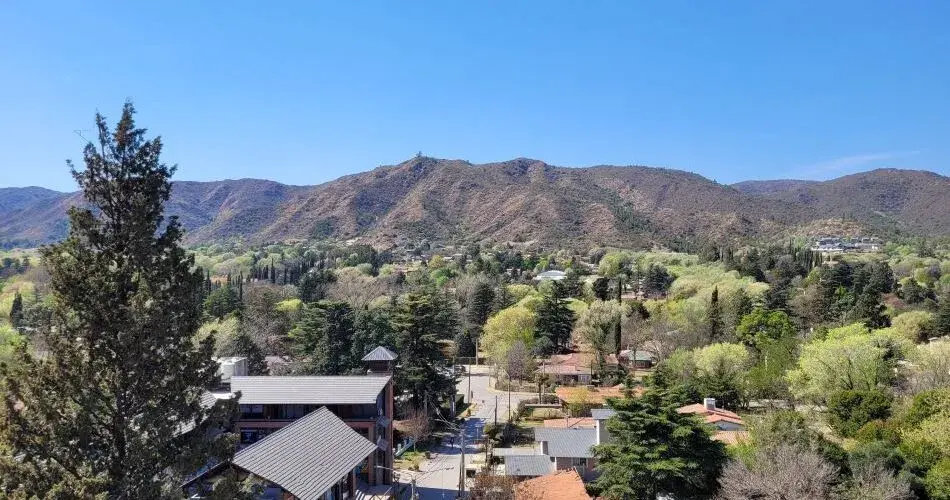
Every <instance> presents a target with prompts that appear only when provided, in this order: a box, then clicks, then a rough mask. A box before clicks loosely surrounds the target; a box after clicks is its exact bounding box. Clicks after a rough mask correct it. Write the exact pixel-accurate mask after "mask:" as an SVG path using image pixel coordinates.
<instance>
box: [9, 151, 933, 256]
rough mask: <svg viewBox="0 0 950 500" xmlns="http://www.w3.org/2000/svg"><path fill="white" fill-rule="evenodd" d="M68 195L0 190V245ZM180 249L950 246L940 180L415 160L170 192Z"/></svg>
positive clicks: (36, 227) (60, 229) (52, 221)
mask: <svg viewBox="0 0 950 500" xmlns="http://www.w3.org/2000/svg"><path fill="white" fill-rule="evenodd" d="M82 203H83V200H82V195H81V194H80V193H61V192H57V191H51V190H48V189H44V188H38V187H26V188H0V246H6V247H10V246H34V245H38V244H43V243H49V242H52V241H56V240H58V239H60V238H62V237H63V236H64V235H65V234H66V231H67V230H68V220H67V217H66V210H67V209H68V208H69V207H70V206H74V205H79V204H82ZM167 213H168V214H169V215H176V216H178V217H179V219H180V220H181V221H182V223H183V225H184V227H185V228H186V229H187V231H188V232H187V237H186V243H188V244H192V245H198V244H205V243H210V242H215V241H222V240H230V239H241V240H244V241H247V242H250V243H263V242H268V241H284V240H290V239H308V238H336V239H341V240H353V239H356V240H358V241H362V242H366V243H370V244H373V245H376V246H379V247H387V246H391V245H396V244H401V243H405V242H408V241H419V240H421V239H429V240H438V241H463V240H464V241H471V240H477V241H491V242H536V243H538V244H541V245H547V246H558V247H572V248H586V247H590V246H593V245H616V246H625V247H647V246H653V245H662V246H675V245H676V244H684V243H685V244H688V243H695V242H705V241H717V242H722V241H751V240H762V239H767V240H782V239H787V238H789V237H793V236H816V235H823V234H836V235H843V236H857V235H878V236H884V237H888V236H893V235H909V236H913V235H919V236H946V235H950V178H948V177H944V176H941V175H938V174H935V173H932V172H926V171H916V170H897V169H880V170H873V171H869V172H863V173H858V174H854V175H848V176H844V177H840V178H837V179H833V180H829V181H821V182H819V181H801V180H774V181H745V182H740V183H738V184H733V185H723V184H719V183H716V182H714V181H712V180H709V179H706V178H704V177H702V176H700V175H697V174H694V173H690V172H685V171H680V170H670V169H663V168H652V167H642V166H626V167H617V166H596V167H586V168H566V167H556V166H552V165H548V164H546V163H544V162H542V161H538V160H531V159H525V158H519V159H515V160H511V161H506V162H501V163H489V164H481V165H475V164H471V163H469V162H466V161H461V160H442V159H435V158H428V157H417V158H413V159H411V160H408V161H405V162H402V163H400V164H398V165H392V166H385V167H379V168H376V169H374V170H371V171H368V172H363V173H359V174H353V175H348V176H345V177H341V178H339V179H336V180H333V181H330V182H327V183H324V184H319V185H315V186H290V185H285V184H281V183H278V182H273V181H268V180H257V179H240V180H223V181H213V182H193V181H178V182H175V183H174V187H173V189H172V197H171V200H170V202H169V204H168V206H167Z"/></svg>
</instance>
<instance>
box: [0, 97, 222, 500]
mask: <svg viewBox="0 0 950 500" xmlns="http://www.w3.org/2000/svg"><path fill="white" fill-rule="evenodd" d="M133 114H134V109H133V107H132V105H131V103H126V105H125V107H124V108H123V112H122V118H121V119H120V120H119V122H118V124H117V126H116V128H115V131H114V132H113V131H110V130H109V129H108V127H107V125H106V121H105V119H104V118H103V117H102V116H101V115H97V116H96V125H97V127H98V132H99V141H98V144H97V145H95V146H94V145H93V144H89V145H87V146H86V148H85V150H84V155H83V156H84V160H85V169H84V170H77V169H76V168H75V167H73V166H72V164H70V167H71V170H72V173H73V177H74V178H75V179H76V182H77V183H78V184H79V186H80V188H81V189H82V191H83V195H84V197H85V199H86V201H87V202H88V204H89V205H90V206H91V208H92V210H91V209H88V208H84V207H83V208H79V207H77V208H72V209H71V210H70V211H69V219H70V229H69V233H68V236H67V237H66V239H65V240H63V241H62V242H60V243H57V244H55V245H51V246H48V247H45V248H43V249H42V250H41V255H42V258H43V260H44V263H45V265H46V268H47V269H48V270H49V274H50V284H49V286H50V292H51V299H52V303H53V306H52V307H53V315H52V318H53V320H52V321H53V323H54V324H53V325H52V327H51V328H49V329H48V330H47V331H45V332H43V334H44V340H45V342H46V353H45V355H44V356H43V357H42V358H34V357H32V356H30V355H29V354H27V353H26V351H25V350H23V351H21V352H20V354H19V359H18V360H17V363H16V366H17V367H16V368H11V367H7V366H3V367H2V378H3V380H2V385H3V386H5V388H6V395H5V398H4V402H5V403H6V411H5V412H4V416H3V420H2V421H0V441H2V444H0V455H3V456H0V463H2V464H3V470H2V471H0V491H2V492H3V493H4V494H5V495H2V496H6V497H20V496H22V497H34V496H36V497H42V498H49V497H50V495H52V496H53V497H55V498H110V499H138V498H160V497H162V496H163V494H164V491H163V490H164V488H165V487H166V486H171V487H173V488H174V489H177V487H178V485H179V484H180V483H178V482H177V479H178V477H176V476H175V475H172V477H169V476H170V474H173V471H180V472H183V471H185V470H187V471H188V472H189V473H190V472H193V471H194V469H193V468H191V467H195V468H197V466H199V465H202V464H206V463H207V462H208V461H209V460H211V458H212V457H211V455H217V456H226V454H227V453H229V452H231V451H233V444H234V440H233V435H231V434H229V433H224V434H221V433H211V432H208V431H207V428H208V427H210V426H221V425H223V421H222V420H221V419H219V418H217V417H222V418H223V416H224V415H223V412H224V410H231V409H233V403H229V402H223V401H222V402H218V403H216V404H215V405H214V406H213V407H211V408H207V407H205V406H203V405H202V404H201V400H202V395H203V393H204V391H205V390H206V389H210V388H212V387H214V386H216V385H217V384H218V383H219V382H220V378H219V376H218V374H217V368H218V367H217V364H216V363H215V362H214V361H213V360H212V359H211V354H212V352H213V350H214V340H213V338H210V337H209V338H208V339H206V340H204V341H202V342H200V343H198V344H195V342H194V341H193V339H192V335H193V334H194V333H195V332H196V331H197V329H198V326H199V325H200V323H201V299H200V298H201V294H202V291H201V289H202V275H201V272H200V271H195V270H193V269H194V258H193V257H191V256H189V255H188V253H186V252H185V251H184V250H183V249H182V248H181V247H180V246H179V241H180V240H181V237H182V230H181V226H180V224H179V223H178V221H177V220H176V219H175V218H174V217H171V218H169V219H167V220H166V219H165V218H164V217H163V215H162V214H163V210H164V204H165V202H167V201H168V198H169V195H170V193H171V183H170V181H169V179H170V177H171V176H172V174H173V172H174V170H175V168H174V167H168V166H166V165H164V164H162V163H161V162H160V159H159V155H160V153H161V148H162V144H161V141H160V140H159V139H158V138H155V139H152V140H146V139H145V130H143V129H137V128H135V124H134V121H133ZM93 210H94V211H93ZM166 222H167V223H166ZM211 417H215V418H211ZM192 425H197V426H198V428H197V429H195V430H193V431H192V432H188V433H186V434H184V435H182V434H181V432H180V430H181V429H182V428H183V426H192ZM11 457H17V459H16V460H11ZM189 468H191V469H190V470H188V469H189Z"/></svg>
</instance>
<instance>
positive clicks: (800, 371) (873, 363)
mask: <svg viewBox="0 0 950 500" xmlns="http://www.w3.org/2000/svg"><path fill="white" fill-rule="evenodd" d="M899 359H900V356H899V355H898V353H897V349H896V348H895V346H894V345H893V344H892V343H891V340H890V339H888V338H886V337H885V336H883V335H852V336H847V337H843V338H828V339H826V340H821V341H814V342H811V343H809V344H807V345H805V346H804V347H803V348H802V353H801V357H800V358H799V361H798V367H797V368H796V369H795V370H792V371H790V372H789V373H788V379H789V383H790V387H791V390H792V393H793V394H794V395H795V396H796V397H798V398H802V399H807V400H811V401H815V402H824V401H825V400H826V399H827V398H828V396H830V395H831V394H832V393H834V392H835V391H839V390H863V391H870V390H874V389H878V388H882V387H886V386H888V385H890V383H891V382H892V381H893V379H894V368H895V366H896V363H897V361H898V360H899Z"/></svg>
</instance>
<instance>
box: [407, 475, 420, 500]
mask: <svg viewBox="0 0 950 500" xmlns="http://www.w3.org/2000/svg"><path fill="white" fill-rule="evenodd" d="M409 498H411V499H412V500H419V495H417V494H416V476H412V479H410V480H409Z"/></svg>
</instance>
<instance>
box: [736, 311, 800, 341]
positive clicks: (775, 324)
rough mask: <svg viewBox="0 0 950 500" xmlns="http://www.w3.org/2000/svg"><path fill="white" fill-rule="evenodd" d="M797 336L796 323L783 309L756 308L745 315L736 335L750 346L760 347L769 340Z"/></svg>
mask: <svg viewBox="0 0 950 500" xmlns="http://www.w3.org/2000/svg"><path fill="white" fill-rule="evenodd" d="M794 336H795V325H794V324H793V323H792V320H791V319H789V317H788V314H785V313H784V312H782V311H769V310H766V309H762V308H759V309H755V310H754V311H752V312H751V313H749V314H747V315H745V316H743V318H742V320H741V321H740V322H739V326H738V327H736V337H738V339H739V340H740V341H742V342H743V343H744V344H746V345H748V346H749V347H755V348H756V349H758V348H759V346H760V345H764V344H765V343H767V342H771V341H776V340H781V339H785V338H789V337H794Z"/></svg>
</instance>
